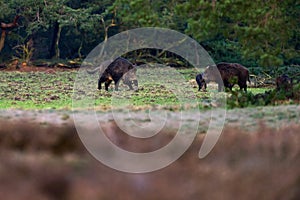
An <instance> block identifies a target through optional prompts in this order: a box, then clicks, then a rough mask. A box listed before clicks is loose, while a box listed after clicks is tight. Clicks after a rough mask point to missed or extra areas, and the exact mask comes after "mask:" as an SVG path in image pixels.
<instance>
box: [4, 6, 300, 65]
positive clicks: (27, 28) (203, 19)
mask: <svg viewBox="0 0 300 200" xmlns="http://www.w3.org/2000/svg"><path fill="white" fill-rule="evenodd" d="M0 11H1V12H0V21H1V22H5V23H7V22H11V21H12V20H13V19H14V16H15V15H20V16H21V18H20V20H19V21H18V23H19V26H18V27H17V28H15V29H13V30H10V31H9V34H8V36H7V37H6V40H5V46H4V49H3V50H2V51H1V54H0V61H2V62H6V61H7V60H9V59H11V58H12V57H13V56H17V57H21V58H23V59H24V58H27V59H28V57H29V56H30V58H32V59H49V58H63V59H65V58H72V59H73V58H84V57H85V56H86V55H87V54H88V53H89V52H90V51H91V50H92V49H93V48H94V47H95V46H96V45H97V44H99V43H100V42H102V41H103V40H104V39H105V38H107V37H109V36H111V35H114V34H116V33H119V32H121V31H124V30H128V29H131V28H136V27H145V26H156V27H166V28H171V29H174V30H177V31H180V32H182V33H186V34H188V35H189V36H191V37H192V38H194V39H196V40H197V41H198V42H199V43H200V44H201V45H202V46H203V47H204V48H205V49H206V50H207V51H208V52H209V53H210V54H211V56H212V57H213V58H214V59H215V61H216V62H219V61H227V62H239V63H242V64H244V65H246V66H252V67H255V66H266V67H274V66H275V67H279V66H282V65H291V64H299V63H300V53H299V51H300V2H299V1H297V0H284V1H282V0H264V1H261V0H252V1H244V0H224V1H216V0H197V1H195V0H190V1H182V0H163V1H161V0H143V1H142V0H130V1H129V0H116V1H111V0H51V1H48V0H25V1H23V0H0ZM29 53H31V54H32V55H31V54H29ZM24 54H25V55H24Z"/></svg>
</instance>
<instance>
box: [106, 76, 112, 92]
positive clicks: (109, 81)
mask: <svg viewBox="0 0 300 200" xmlns="http://www.w3.org/2000/svg"><path fill="white" fill-rule="evenodd" d="M111 82H112V80H111V79H108V80H106V81H105V90H106V91H108V87H109V85H110V84H111Z"/></svg>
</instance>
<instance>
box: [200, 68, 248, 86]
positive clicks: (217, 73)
mask: <svg viewBox="0 0 300 200" xmlns="http://www.w3.org/2000/svg"><path fill="white" fill-rule="evenodd" d="M203 79H204V80H205V82H206V83H208V82H210V81H214V82H216V83H217V84H218V90H219V91H221V90H222V86H223V84H224V87H226V88H229V89H230V90H232V88H233V86H234V85H235V84H236V83H237V84H238V85H239V87H240V90H242V89H244V91H245V92H247V81H249V82H250V77H249V70H248V69H247V68H246V67H244V66H242V65H240V64H238V63H218V64H217V66H207V67H206V69H205V71H204V73H203Z"/></svg>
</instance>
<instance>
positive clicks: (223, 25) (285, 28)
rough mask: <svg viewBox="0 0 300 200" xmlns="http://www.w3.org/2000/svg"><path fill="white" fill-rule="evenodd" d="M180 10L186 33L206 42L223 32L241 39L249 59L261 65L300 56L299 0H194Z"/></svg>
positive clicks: (244, 53)
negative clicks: (298, 46)
mask: <svg viewBox="0 0 300 200" xmlns="http://www.w3.org/2000/svg"><path fill="white" fill-rule="evenodd" d="M177 13H178V14H179V15H181V16H182V17H185V18H186V19H187V22H188V26H187V29H186V33H188V34H191V35H192V36H193V37H194V38H196V39H198V40H199V41H203V40H207V39H211V38H213V37H215V36H217V35H219V34H221V35H223V36H224V37H225V38H227V39H229V40H231V41H237V42H238V43H239V44H240V45H241V47H242V50H243V52H242V53H243V56H244V57H245V58H254V59H256V60H257V61H258V62H259V63H260V64H261V65H264V66H272V65H281V64H283V61H284V59H286V58H290V57H293V56H297V55H298V56H299V48H298V49H297V48H296V45H299V39H300V34H299V28H300V26H299V24H300V23H299V19H300V3H299V1H296V0H285V1H281V0H268V1H267V0H266V1H261V0H252V1H244V0H226V1H206V0H201V1H198V0H197V1H196V0H191V1H187V2H185V3H184V4H181V5H179V6H178V7H177Z"/></svg>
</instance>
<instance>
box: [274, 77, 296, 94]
mask: <svg viewBox="0 0 300 200" xmlns="http://www.w3.org/2000/svg"><path fill="white" fill-rule="evenodd" d="M276 88H277V90H281V89H283V90H285V91H289V90H291V89H292V88H293V81H292V79H291V78H290V77H289V76H288V75H286V74H283V75H281V76H279V77H277V78H276Z"/></svg>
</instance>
